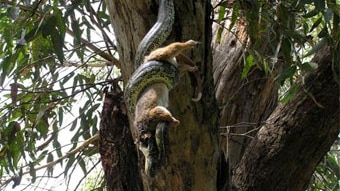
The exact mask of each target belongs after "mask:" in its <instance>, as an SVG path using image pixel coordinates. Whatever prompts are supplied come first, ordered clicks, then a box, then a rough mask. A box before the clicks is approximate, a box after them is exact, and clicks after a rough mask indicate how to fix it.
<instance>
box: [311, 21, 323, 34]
mask: <svg viewBox="0 0 340 191" xmlns="http://www.w3.org/2000/svg"><path fill="white" fill-rule="evenodd" d="M321 21H322V17H319V18H318V20H316V21H315V22H314V23H313V25H312V27H311V28H310V30H309V32H312V31H313V30H314V29H315V28H316V27H318V26H319V25H320V23H321Z"/></svg>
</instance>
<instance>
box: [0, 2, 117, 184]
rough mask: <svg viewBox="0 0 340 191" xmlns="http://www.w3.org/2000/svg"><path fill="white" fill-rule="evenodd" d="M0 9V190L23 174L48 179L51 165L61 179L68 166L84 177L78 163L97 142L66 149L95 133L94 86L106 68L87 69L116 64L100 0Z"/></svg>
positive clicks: (97, 89)
mask: <svg viewBox="0 0 340 191" xmlns="http://www.w3.org/2000/svg"><path fill="white" fill-rule="evenodd" d="M0 6H1V7H2V8H1V10H0V62H1V63H0V71H1V72H0V73H1V75H0V86H1V93H0V103H1V108H0V127H1V128H0V137H1V139H0V163H1V165H0V177H1V185H0V187H1V188H5V187H7V186H8V185H9V184H10V183H11V182H13V183H12V186H13V187H15V186H17V185H19V184H20V183H21V180H22V176H24V175H25V174H30V175H31V182H32V183H34V182H37V179H40V178H42V177H41V172H39V170H40V169H47V176H48V177H53V176H54V175H55V170H53V169H54V166H55V165H56V164H57V163H59V164H60V165H61V167H62V168H63V169H64V170H63V174H64V176H65V177H69V178H71V175H72V173H73V172H74V167H75V166H80V167H81V169H82V171H83V173H84V176H86V175H87V173H88V171H89V170H88V168H92V167H91V166H88V165H86V163H85V161H86V160H89V159H87V158H89V157H92V156H94V155H95V154H97V153H98V152H97V147H88V146H87V147H86V148H82V149H79V151H78V150H77V151H78V152H74V153H73V152H72V151H75V150H76V149H77V148H79V146H81V144H82V142H83V141H84V140H87V139H89V138H91V137H93V136H94V135H96V133H97V132H98V124H99V120H98V119H99V116H98V112H97V111H98V109H99V106H100V102H101V100H102V93H101V89H102V88H103V86H105V85H107V84H109V83H110V79H111V78H110V73H111V72H112V67H111V68H107V67H106V69H104V70H103V69H100V70H98V69H95V68H93V67H97V66H103V65H104V66H107V65H110V64H107V63H112V64H111V65H113V63H114V62H116V60H115V58H114V57H113V55H114V52H112V51H115V50H114V47H115V46H114V43H113V42H112V41H110V40H109V39H113V38H112V37H111V38H109V36H110V35H112V29H111V28H110V25H109V24H110V22H109V19H108V18H109V17H108V15H107V13H106V5H105V3H104V2H103V1H75V2H73V3H72V2H70V1H47V2H46V1H16V2H12V1H0ZM97 31H100V33H98V32H97ZM95 32H96V33H95ZM110 33H111V34H110ZM94 37H95V38H94ZM103 39H106V40H105V42H104V41H103ZM104 49H106V51H105V52H104V51H102V50H104ZM94 52H96V53H94ZM98 52H100V54H98ZM103 63H104V64H103ZM90 67H91V69H89V68H90ZM112 76H114V75H112ZM70 132H72V134H70ZM65 135H66V136H65ZM92 144H93V143H92ZM66 158H67V161H66V160H64V159H66ZM59 171H60V170H59ZM38 184H39V183H37V185H34V184H32V185H30V186H38Z"/></svg>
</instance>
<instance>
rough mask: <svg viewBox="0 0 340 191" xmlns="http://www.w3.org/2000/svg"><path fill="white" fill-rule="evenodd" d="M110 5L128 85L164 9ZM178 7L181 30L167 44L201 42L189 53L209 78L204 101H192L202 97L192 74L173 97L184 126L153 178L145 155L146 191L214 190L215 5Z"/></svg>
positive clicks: (180, 1) (179, 1)
mask: <svg viewBox="0 0 340 191" xmlns="http://www.w3.org/2000/svg"><path fill="white" fill-rule="evenodd" d="M107 4H108V9H109V12H110V17H111V22H112V24H113V28H114V31H115V35H116V38H117V42H118V53H119V55H120V60H121V63H122V64H121V71H122V76H123V79H124V81H125V82H126V81H127V80H128V79H129V77H130V75H131V73H132V72H133V68H134V67H133V61H134V54H135V52H136V48H137V46H138V43H139V42H140V40H141V39H142V37H143V36H144V35H145V34H146V32H147V31H148V30H149V29H150V28H151V26H152V25H153V23H154V22H155V20H156V17H157V11H158V5H157V6H156V4H155V1H133V0H129V1H126V0H118V1H117V0H115V1H112V0H107ZM174 5H175V14H176V16H175V25H174V27H173V31H172V34H171V35H170V38H168V39H169V40H168V42H167V43H165V44H168V43H169V42H174V41H186V40H189V39H193V40H196V41H200V42H201V44H200V46H199V47H197V48H195V49H193V50H191V51H186V52H184V54H186V55H187V56H188V57H190V58H191V59H192V60H193V61H194V62H195V63H197V66H198V67H199V70H200V73H201V76H202V78H203V79H204V81H203V87H204V92H203V96H202V99H201V100H200V101H199V102H193V101H191V98H192V97H194V96H195V95H196V94H197V92H195V86H196V84H195V81H194V80H193V79H194V78H193V77H192V76H191V75H188V74H185V75H184V76H182V77H181V80H180V83H179V85H178V86H177V87H175V88H174V89H173V90H172V91H171V92H170V103H169V107H170V110H171V111H172V113H173V115H174V117H176V118H177V119H179V121H180V122H181V124H180V126H178V127H176V128H172V129H170V130H169V139H170V140H169V142H170V143H169V147H170V154H169V157H168V162H167V164H166V165H165V166H163V168H162V169H161V170H160V172H159V173H158V174H157V175H156V177H155V178H153V179H151V178H149V177H147V176H146V175H145V173H144V165H143V164H144V163H143V160H144V159H143V158H144V156H143V155H142V153H141V152H140V153H139V159H138V160H139V165H140V166H139V169H140V173H141V174H142V179H143V185H144V189H145V190H214V188H215V187H216V163H217V159H218V141H217V140H218V128H217V121H218V120H217V117H218V112H217V107H216V104H215V101H214V100H215V99H214V98H215V95H214V89H213V78H212V64H211V53H210V50H211V49H210V39H211V23H210V20H209V16H210V15H209V14H210V13H211V11H210V4H209V3H208V2H207V1H204V0H200V1H187V0H176V1H175V2H174ZM130 124H132V121H131V120H130ZM130 127H132V126H131V125H130ZM131 132H132V135H133V136H134V135H136V130H135V129H133V128H131Z"/></svg>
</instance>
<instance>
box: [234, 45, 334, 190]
mask: <svg viewBox="0 0 340 191" xmlns="http://www.w3.org/2000/svg"><path fill="white" fill-rule="evenodd" d="M313 62H315V63H318V65H319V68H318V70H317V71H315V72H313V73H309V74H307V75H306V76H304V80H301V82H300V83H299V85H300V88H299V90H298V92H297V93H296V95H295V96H294V98H293V99H292V100H290V101H289V102H288V103H287V104H283V105H280V106H278V107H277V108H276V109H275V111H274V112H273V113H272V115H271V116H270V117H269V118H268V120H267V121H266V124H265V125H263V127H261V129H260V130H259V132H258V133H257V135H256V136H255V137H254V139H253V140H252V142H251V143H250V144H249V146H248V147H247V149H246V151H245V154H244V156H243V158H242V160H241V162H240V164H239V165H238V167H237V169H236V173H235V176H234V177H233V183H234V186H235V187H236V188H237V190H278V191H279V190H304V189H306V187H307V186H308V183H309V180H310V178H311V176H312V173H313V171H314V170H315V167H316V166H317V164H318V163H319V162H320V160H321V158H322V157H323V156H324V155H325V153H326V152H327V151H328V150H329V148H330V146H331V145H332V144H333V143H334V141H335V139H336V138H337V135H338V134H339V100H338V96H339V94H338V93H339V86H338V84H336V82H335V81H334V78H333V71H332V63H331V56H330V50H329V48H325V49H323V50H322V51H320V52H319V53H318V54H317V55H316V56H315V58H314V60H313Z"/></svg>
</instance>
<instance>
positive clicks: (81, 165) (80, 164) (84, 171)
mask: <svg viewBox="0 0 340 191" xmlns="http://www.w3.org/2000/svg"><path fill="white" fill-rule="evenodd" d="M78 164H79V166H80V168H81V169H82V170H83V173H84V174H87V170H86V164H85V161H84V159H83V158H82V157H81V156H79V157H78Z"/></svg>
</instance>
